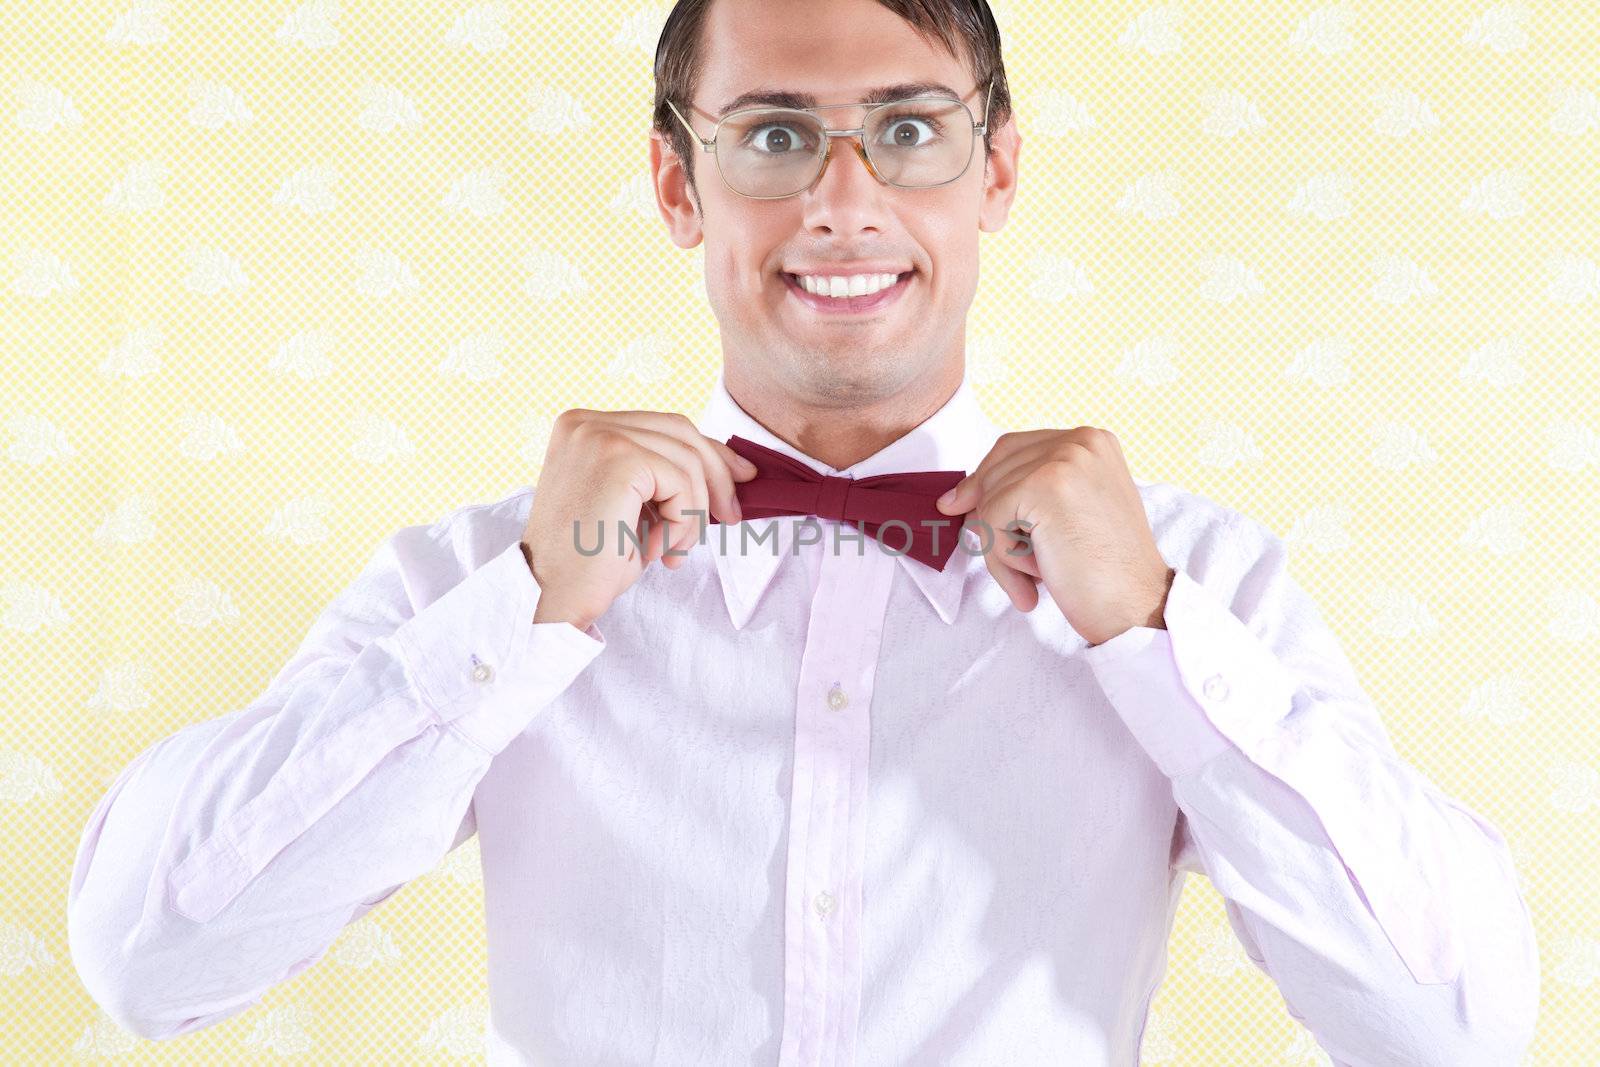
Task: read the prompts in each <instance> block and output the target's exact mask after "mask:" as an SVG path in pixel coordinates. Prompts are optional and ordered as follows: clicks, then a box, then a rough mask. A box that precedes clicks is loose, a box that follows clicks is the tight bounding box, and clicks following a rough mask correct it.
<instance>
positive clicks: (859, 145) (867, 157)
mask: <svg viewBox="0 0 1600 1067" xmlns="http://www.w3.org/2000/svg"><path fill="white" fill-rule="evenodd" d="M993 99H994V79H993V78H990V79H989V84H988V87H987V88H986V89H985V91H984V96H983V121H982V122H981V123H979V122H973V123H972V133H973V136H972V147H969V148H968V150H967V162H966V163H965V164H964V165H963V166H962V167H961V170H959V171H958V172H957V173H956V175H955V177H953V178H949V179H946V180H945V181H942V182H935V183H934V184H933V185H901V184H900V183H899V182H892V181H890V180H889V179H887V178H885V177H884V176H883V175H882V174H881V173H880V172H879V171H878V167H877V165H876V164H874V163H873V162H872V152H871V149H869V148H867V146H866V143H865V138H866V130H867V121H868V119H869V118H870V117H871V115H872V113H873V112H875V111H878V110H880V109H881V108H886V107H895V106H897V105H901V104H908V103H913V102H916V101H923V100H929V101H938V102H940V103H945V104H949V103H956V104H960V105H961V110H963V111H965V112H966V113H967V119H968V120H969V121H970V120H971V119H972V109H971V108H970V107H968V106H967V102H966V100H964V99H963V100H956V99H954V98H952V97H949V96H943V95H933V96H907V97H902V98H900V99H899V100H885V101H883V102H882V103H877V104H860V103H856V104H820V105H818V106H817V107H747V108H740V109H739V110H738V111H730V112H728V113H727V114H726V115H724V116H722V118H720V119H718V120H717V128H716V129H714V130H712V131H711V139H710V140H707V139H706V138H704V137H701V136H700V134H699V133H697V132H696V131H695V128H694V127H693V126H692V125H690V123H689V120H688V119H686V118H684V117H683V113H682V112H681V111H679V110H678V108H677V105H676V104H674V103H673V102H672V101H671V100H668V101H667V106H668V107H670V108H672V113H673V114H674V115H677V116H678V121H679V122H681V123H683V125H684V128H685V129H687V130H688V131H689V136H691V137H693V138H694V139H695V140H696V141H698V142H699V144H700V148H701V149H702V150H703V151H706V152H710V153H712V159H715V160H716V163H717V176H718V177H720V178H721V179H722V184H723V185H725V186H727V187H728V190H729V191H730V192H733V193H738V195H740V196H742V197H745V198H746V199H749V200H787V199H788V198H789V197H791V196H799V195H800V194H801V193H803V192H806V191H807V190H809V189H812V188H814V187H815V186H816V184H817V182H819V181H821V180H822V176H823V175H824V174H826V173H827V170H828V157H829V156H831V155H832V154H833V139H834V138H835V137H849V138H852V139H854V141H855V145H854V148H855V150H856V155H858V156H860V157H861V162H862V163H863V164H865V165H866V168H867V173H869V174H871V175H872V176H873V177H874V178H876V179H878V180H879V181H880V182H882V183H883V184H884V185H888V186H892V187H893V188H896V189H937V188H939V186H941V185H949V184H950V183H951V182H953V181H957V180H959V179H960V178H961V176H962V175H963V174H965V173H966V172H967V170H968V168H970V167H971V166H972V155H973V150H974V149H975V148H976V146H977V144H978V142H979V140H980V139H981V138H983V137H984V136H985V135H986V134H987V133H988V132H989V106H990V103H991V102H992V101H993ZM841 107H864V108H866V109H867V110H866V112H865V113H863V114H862V116H861V125H860V126H857V127H856V128H855V129H851V130H831V129H829V128H828V126H827V124H826V123H824V122H823V121H822V118H821V116H816V118H817V123H818V125H820V126H822V133H823V139H822V150H821V151H820V152H819V153H817V160H818V162H817V173H816V174H815V175H813V176H812V178H811V181H810V182H809V183H807V184H806V185H803V186H801V187H800V188H799V189H796V190H795V191H794V192H792V193H781V194H779V195H777V196H751V195H750V194H749V193H745V192H740V191H739V190H738V189H735V188H734V187H733V185H732V183H730V182H729V181H728V176H727V175H726V174H724V173H722V160H721V159H720V158H718V157H717V155H716V151H717V136H718V135H719V134H721V132H722V124H723V123H725V122H727V121H728V120H729V119H731V118H736V117H738V116H740V115H749V114H752V113H754V112H762V111H773V112H784V113H789V114H792V113H794V112H796V111H804V112H806V113H807V114H811V113H814V112H817V111H831V110H833V109H835V108H841Z"/></svg>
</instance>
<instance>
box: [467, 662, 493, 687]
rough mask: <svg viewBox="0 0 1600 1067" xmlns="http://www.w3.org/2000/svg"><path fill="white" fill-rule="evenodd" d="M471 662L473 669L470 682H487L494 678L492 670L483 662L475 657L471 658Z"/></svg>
mask: <svg viewBox="0 0 1600 1067" xmlns="http://www.w3.org/2000/svg"><path fill="white" fill-rule="evenodd" d="M472 662H473V668H472V680H473V681H475V682H487V681H488V680H489V679H491V678H493V677H494V668H493V667H491V666H489V665H488V664H487V663H485V662H483V661H482V660H481V659H479V658H478V657H477V656H473V657H472Z"/></svg>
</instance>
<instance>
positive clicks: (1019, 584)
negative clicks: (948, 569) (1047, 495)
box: [975, 497, 1039, 612]
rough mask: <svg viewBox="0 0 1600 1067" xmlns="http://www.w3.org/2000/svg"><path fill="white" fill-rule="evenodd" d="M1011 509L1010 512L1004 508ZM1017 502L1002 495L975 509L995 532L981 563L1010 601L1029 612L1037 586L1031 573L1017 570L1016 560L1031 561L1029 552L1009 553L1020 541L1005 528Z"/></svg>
mask: <svg viewBox="0 0 1600 1067" xmlns="http://www.w3.org/2000/svg"><path fill="white" fill-rule="evenodd" d="M1008 508H1009V509H1010V510H1009V511H1008V510H1007V509H1008ZM1015 509H1016V505H1015V503H1014V502H1013V501H1012V500H1010V499H1008V498H1005V497H1002V498H1001V499H1000V500H999V501H993V502H991V503H989V504H988V505H987V506H984V507H980V508H978V509H976V512H975V513H976V514H977V515H978V517H979V519H980V520H981V521H983V522H985V523H988V524H989V529H991V530H993V531H994V540H993V542H992V543H991V544H990V546H989V550H988V551H987V552H985V553H984V554H983V557H984V558H983V562H984V564H985V566H987V567H988V568H989V573H990V574H991V575H993V576H994V580H995V582H996V583H998V584H999V586H1000V588H1001V589H1003V590H1005V593H1006V596H1008V597H1010V598H1011V603H1012V604H1013V605H1014V606H1015V607H1016V609H1017V610H1018V611H1023V612H1027V611H1032V610H1033V609H1034V608H1035V607H1037V606H1038V604H1039V586H1038V583H1037V581H1036V580H1035V579H1034V576H1033V575H1031V574H1029V573H1026V572H1025V571H1023V570H1021V569H1019V563H1018V561H1019V560H1024V559H1026V560H1029V561H1032V559H1033V557H1032V556H1031V555H1024V554H1020V553H1019V554H1015V555H1012V554H1009V552H1008V550H1011V549H1012V548H1013V546H1015V545H1016V544H1017V543H1018V541H1019V540H1020V539H1019V538H1018V537H1017V535H1016V534H1015V533H1014V532H1012V531H1011V530H1008V529H1007V528H1006V527H1007V526H1008V525H1009V524H1010V523H1012V522H1013V521H1015V519H1016V515H1015Z"/></svg>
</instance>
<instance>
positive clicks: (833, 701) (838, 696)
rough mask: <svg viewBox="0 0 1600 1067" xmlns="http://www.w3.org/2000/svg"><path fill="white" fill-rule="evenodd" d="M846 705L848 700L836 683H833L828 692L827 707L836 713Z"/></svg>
mask: <svg viewBox="0 0 1600 1067" xmlns="http://www.w3.org/2000/svg"><path fill="white" fill-rule="evenodd" d="M848 703H850V698H849V697H847V696H845V695H844V690H843V689H840V688H839V683H838V682H835V683H834V684H833V688H832V689H830V690H828V707H830V708H832V709H833V710H834V711H838V710H839V709H840V708H842V707H844V706H845V705H846V704H848Z"/></svg>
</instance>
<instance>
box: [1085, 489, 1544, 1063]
mask: <svg viewBox="0 0 1600 1067" xmlns="http://www.w3.org/2000/svg"><path fill="white" fill-rule="evenodd" d="M1176 571H1177V573H1176V574H1175V576H1174V579H1173V582H1172V586H1171V589H1170V591H1169V593H1168V597H1167V604H1166V608H1165V611H1164V615H1163V620H1164V622H1165V624H1166V628H1165V629H1162V628H1158V627H1146V626H1136V627H1133V628H1131V629H1129V630H1127V631H1124V632H1123V633H1121V634H1119V635H1117V636H1116V637H1114V638H1112V639H1111V640H1109V641H1106V642H1103V643H1102V644H1099V645H1096V646H1093V647H1090V648H1088V649H1085V650H1084V655H1085V656H1086V657H1087V659H1088V662H1089V664H1090V667H1091V670H1093V672H1094V673H1095V675H1096V677H1097V679H1098V681H1099V683H1100V685H1101V687H1102V688H1103V690H1104V691H1105V693H1106V695H1107V698H1108V699H1109V700H1110V702H1111V703H1112V705H1113V706H1114V707H1115V708H1116V710H1117V713H1118V714H1119V715H1120V717H1121V718H1122V720H1123V722H1124V723H1125V724H1126V725H1127V728H1128V730H1129V732H1130V733H1131V734H1132V735H1133V736H1134V738H1135V739H1136V740H1137V741H1138V742H1139V743H1140V744H1141V745H1142V746H1143V747H1144V749H1145V750H1146V752H1147V753H1148V754H1149V756H1150V758H1151V759H1152V761H1153V762H1154V763H1155V764H1156V765H1157V766H1158V767H1159V768H1160V769H1161V770H1162V772H1164V773H1165V774H1166V775H1167V776H1168V777H1169V778H1170V779H1171V781H1172V788H1173V796H1174V799H1175V800H1176V803H1177V806H1178V816H1177V824H1176V826H1175V828H1174V841H1173V864H1174V868H1175V871H1176V872H1182V871H1197V872H1201V873H1204V874H1205V875H1206V876H1207V877H1208V878H1209V879H1210V880H1211V882H1212V884H1213V885H1214V886H1215V887H1216V889H1217V891H1218V892H1219V893H1220V894H1221V895H1222V896H1223V898H1224V899H1225V901H1226V910H1227V915H1228V921H1229V923H1230V925H1231V926H1232V928H1233V930H1234V932H1235V934H1236V935H1237V936H1238V938H1239V939H1240V941H1241V942H1242V944H1243V945H1244V947H1245V949H1246V950H1247V953H1248V955H1249V956H1250V958H1251V959H1252V960H1253V961H1254V962H1255V964H1256V965H1257V966H1258V967H1260V968H1261V969H1262V970H1263V971H1264V972H1265V973H1266V974H1267V975H1268V976H1269V977H1271V978H1272V979H1273V981H1274V982H1275V984H1276V985H1277V987H1278V989H1279V991H1280V992H1281V993H1282V994H1283V997H1284V1000H1285V1002H1286V1004H1287V1006H1288V1010H1289V1014H1290V1015H1291V1016H1293V1017H1294V1018H1295V1019H1297V1020H1299V1021H1300V1022H1301V1023H1302V1024H1304V1025H1305V1026H1306V1027H1307V1028H1308V1029H1309V1030H1310V1031H1311V1033H1312V1034H1313V1036H1314V1037H1315V1038H1316V1039H1317V1041H1318V1042H1319V1043H1320V1044H1321V1045H1322V1047H1323V1048H1324V1049H1326V1050H1327V1052H1328V1053H1329V1055H1330V1056H1331V1057H1332V1058H1333V1060H1334V1062H1335V1063H1337V1064H1340V1065H1365V1067H1375V1065H1380V1064H1382V1065H1388V1064H1400V1063H1404V1064H1408V1065H1415V1067H1426V1065H1432V1064H1438V1065H1441V1067H1444V1065H1450V1067H1476V1065H1483V1067H1489V1065H1495V1067H1501V1065H1508V1064H1512V1063H1514V1062H1516V1060H1517V1057H1518V1056H1519V1055H1520V1054H1521V1052H1522V1050H1523V1049H1525V1048H1526V1047H1527V1045H1528V1044H1529V1042H1531V1040H1532V1037H1533V1031H1534V1022H1535V1018H1536V1015H1537V1011H1538V1001H1539V961H1538V954H1537V947H1536V943H1535V937H1534V930H1533V924H1532V920H1531V917H1530V914H1529V911H1528V908H1527V904H1526V902H1525V900H1524V899H1523V896H1522V893H1521V890H1520V888H1519V886H1518V883H1517V878H1516V875H1515V870H1514V867H1513V864H1512V861H1511V856H1510V852H1509V850H1508V849H1507V847H1506V841H1505V838H1504V837H1503V836H1502V835H1501V834H1500V832H1499V831H1498V830H1496V829H1495V827H1494V826H1493V825H1492V824H1491V823H1490V822H1489V821H1488V820H1486V819H1484V818H1483V817H1482V816H1480V815H1479V814H1477V813H1476V812H1474V811H1472V810H1470V809H1469V808H1467V807H1466V806H1465V805H1463V804H1462V803H1460V802H1459V801H1457V800H1455V799H1453V798H1451V797H1449V796H1447V795H1445V794H1444V793H1443V792H1442V791H1441V790H1440V789H1439V788H1438V787H1436V786H1435V785H1434V784H1433V783H1432V782H1430V781H1429V780H1428V779H1427V778H1426V777H1424V776H1423V775H1422V774H1421V773H1420V772H1419V771H1418V770H1417V769H1416V768H1414V767H1413V766H1411V765H1410V764H1408V763H1407V762H1405V761H1404V760H1402V759H1400V758H1399V756H1398V755H1397V754H1396V752H1395V750H1394V748H1393V746H1392V745H1391V743H1390V741H1389V739H1388V737H1387V735H1386V733H1385V731H1384V728H1383V725H1382V722H1381V720H1380V718H1379V715H1378V712H1377V710H1376V709H1375V708H1374V707H1373V705H1372V703H1371V701H1370V700H1368V699H1367V697H1366V696H1365V694H1364V693H1363V692H1362V690H1361V689H1360V687H1359V685H1358V683H1357V680H1356V678H1355V675H1354V673H1353V671H1352V669H1351V667H1350V664H1349V662H1348V661H1347V659H1346V658H1345V656H1344V654H1343V652H1342V650H1341V649H1340V647H1339V645H1338V643H1337V641H1336V640H1335V638H1334V636H1333V634H1332V633H1331V632H1330V631H1329V629H1328V628H1327V626H1326V625H1325V624H1324V622H1323V620H1322V618H1321V615H1320V613H1319V611H1318V609H1317V607H1316V605H1315V604H1314V602H1313V601H1312V600H1311V599H1310V597H1309V596H1308V595H1307V594H1306V593H1305V591H1304V590H1303V589H1301V588H1300V587H1299V585H1297V584H1296V582H1295V581H1294V580H1293V579H1292V578H1291V577H1290V575H1289V572H1288V561H1287V551H1286V548H1285V545H1284V543H1283V541H1282V540H1281V539H1280V538H1278V537H1277V536H1276V535H1274V534H1273V533H1272V532H1271V531H1270V530H1268V529H1266V527H1264V526H1262V525H1261V524H1260V523H1257V522H1255V521H1254V520H1251V519H1248V518H1247V517H1244V516H1242V515H1240V514H1238V513H1237V512H1234V513H1230V518H1229V519H1228V521H1226V522H1221V523H1218V524H1216V525H1215V526H1214V527H1213V528H1212V529H1210V530H1208V531H1207V532H1206V533H1205V534H1204V535H1202V537H1201V539H1200V543H1199V544H1197V546H1196V549H1195V551H1194V552H1193V553H1191V555H1190V559H1189V562H1188V563H1187V564H1186V566H1185V567H1178V568H1176ZM1179 876H1180V877H1181V874H1180V875H1179Z"/></svg>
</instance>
